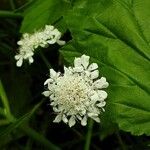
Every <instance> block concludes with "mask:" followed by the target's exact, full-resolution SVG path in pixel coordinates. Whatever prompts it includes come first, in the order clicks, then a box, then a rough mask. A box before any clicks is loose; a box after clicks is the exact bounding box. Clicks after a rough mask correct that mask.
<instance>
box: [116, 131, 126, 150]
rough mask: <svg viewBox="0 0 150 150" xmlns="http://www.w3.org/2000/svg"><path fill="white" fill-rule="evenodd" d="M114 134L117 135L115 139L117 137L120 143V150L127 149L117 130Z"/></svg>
mask: <svg viewBox="0 0 150 150" xmlns="http://www.w3.org/2000/svg"><path fill="white" fill-rule="evenodd" d="M116 136H117V139H118V141H119V144H120V146H121V149H122V150H127V148H126V145H125V144H124V143H123V141H122V139H121V136H120V134H119V131H118V132H116Z"/></svg>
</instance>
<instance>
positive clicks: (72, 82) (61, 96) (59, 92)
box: [53, 75, 90, 113]
mask: <svg viewBox="0 0 150 150" xmlns="http://www.w3.org/2000/svg"><path fill="white" fill-rule="evenodd" d="M89 89H90V85H89V84H88V82H85V80H84V79H83V78H82V77H81V76H79V75H72V76H62V77H59V79H58V80H57V83H55V84H54V87H53V90H54V91H53V93H54V97H56V98H57V103H58V105H61V106H64V109H65V110H64V111H66V112H68V111H69V112H72V113H76V112H77V111H76V110H78V109H79V108H82V107H81V106H84V107H85V103H84V101H87V100H88V93H89ZM82 109H83V108H82ZM78 111H79V110H78Z"/></svg>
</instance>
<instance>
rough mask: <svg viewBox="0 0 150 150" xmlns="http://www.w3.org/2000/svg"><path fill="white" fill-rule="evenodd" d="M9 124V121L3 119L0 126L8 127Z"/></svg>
mask: <svg viewBox="0 0 150 150" xmlns="http://www.w3.org/2000/svg"><path fill="white" fill-rule="evenodd" d="M8 124H10V121H9V120H6V119H1V120H0V126H4V125H8Z"/></svg>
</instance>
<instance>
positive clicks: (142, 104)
mask: <svg viewBox="0 0 150 150" xmlns="http://www.w3.org/2000/svg"><path fill="white" fill-rule="evenodd" d="M149 10H150V1H149V0H109V1H108V0H93V1H88V0H83V1H81V2H78V7H77V6H76V5H74V8H73V9H72V10H71V11H70V12H69V13H68V15H66V16H65V21H66V23H67V25H68V28H69V29H70V31H71V34H72V36H73V40H72V41H70V42H69V43H68V44H67V45H66V46H65V47H63V48H62V53H63V55H64V57H65V59H66V60H67V61H68V62H70V63H72V62H73V59H74V57H76V56H81V55H82V54H87V55H89V56H91V61H93V62H97V63H98V65H99V69H100V75H101V76H106V77H107V80H108V81H109V83H110V86H109V89H108V94H109V95H108V99H107V106H106V112H105V114H104V118H105V119H104V120H105V121H107V122H109V121H110V120H111V121H113V122H116V123H118V125H119V127H120V129H122V130H125V131H129V132H131V133H132V134H135V135H141V134H147V135H150V88H149V87H150V80H149V77H150V76H149V75H150V61H149V60H150V45H149V42H150V11H149ZM110 126H111V124H110Z"/></svg>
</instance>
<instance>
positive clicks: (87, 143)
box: [84, 119, 94, 150]
mask: <svg viewBox="0 0 150 150" xmlns="http://www.w3.org/2000/svg"><path fill="white" fill-rule="evenodd" d="M93 124H94V121H93V120H92V119H90V120H89V124H88V131H87V135H86V141H85V145H84V150H89V149H90V144H91V138H92V131H93Z"/></svg>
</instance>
